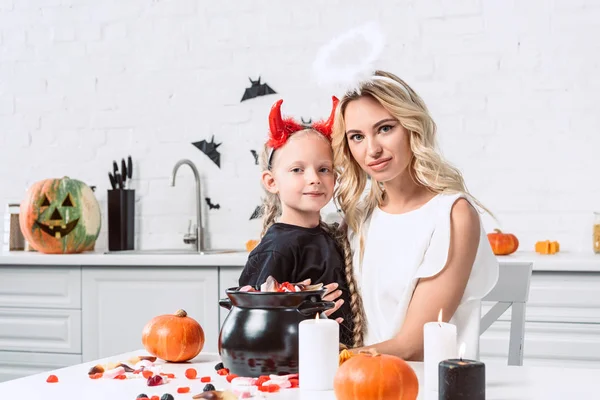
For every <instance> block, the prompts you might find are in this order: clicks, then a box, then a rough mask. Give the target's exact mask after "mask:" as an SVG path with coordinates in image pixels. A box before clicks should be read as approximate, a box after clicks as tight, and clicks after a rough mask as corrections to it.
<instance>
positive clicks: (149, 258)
mask: <svg viewBox="0 0 600 400" xmlns="http://www.w3.org/2000/svg"><path fill="white" fill-rule="evenodd" d="M247 259H248V252H246V251H242V250H240V251H239V252H236V253H224V254H207V255H199V254H194V253H190V254H116V253H111V254H105V253H102V252H86V253H80V254H42V253H38V252H25V251H12V252H4V253H0V265H13V266H15V265H24V266H25V265H35V266H39V265H83V266H103V267H108V266H116V267H119V266H144V267H147V266H163V267H164V266H173V267H202V266H206V267H208V266H213V267H214V266H220V267H228V266H234V267H240V266H244V265H245V264H246V260H247Z"/></svg>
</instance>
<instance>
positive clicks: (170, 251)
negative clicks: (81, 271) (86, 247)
mask: <svg viewBox="0 0 600 400" xmlns="http://www.w3.org/2000/svg"><path fill="white" fill-rule="evenodd" d="M245 252H246V251H245V250H242V249H208V250H204V251H202V252H198V251H196V250H194V249H140V250H122V251H107V252H106V253H105V254H123V255H127V254H130V255H144V254H154V255H160V254H165V255H174V254H184V255H192V254H196V255H199V256H202V255H210V254H231V253H245Z"/></svg>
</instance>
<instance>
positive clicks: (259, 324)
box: [219, 288, 335, 377]
mask: <svg viewBox="0 0 600 400" xmlns="http://www.w3.org/2000/svg"><path fill="white" fill-rule="evenodd" d="M226 294H227V297H228V298H225V299H221V300H220V301H219V305H220V306H221V307H224V308H226V309H228V310H230V312H229V315H227V318H226V319H225V321H224V322H223V326H222V327H221V332H220V333H219V354H220V355H221V360H222V361H223V365H224V366H225V368H227V369H229V372H230V373H232V374H236V375H238V376H246V377H258V376H260V375H269V374H274V375H286V374H295V373H298V324H299V323H300V322H301V321H303V320H305V319H311V318H315V317H316V315H317V314H321V313H322V312H323V311H325V310H329V309H331V308H333V307H334V306H335V303H334V302H333V301H323V300H322V298H323V295H324V294H325V289H320V290H311V291H304V292H285V293H276V292H250V293H249V292H239V291H238V288H230V289H227V291H226ZM319 317H320V318H327V317H325V316H324V315H319Z"/></svg>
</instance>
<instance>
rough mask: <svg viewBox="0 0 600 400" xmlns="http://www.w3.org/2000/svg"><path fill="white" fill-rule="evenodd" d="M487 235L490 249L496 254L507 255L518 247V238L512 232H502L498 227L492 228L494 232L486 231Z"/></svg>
mask: <svg viewBox="0 0 600 400" xmlns="http://www.w3.org/2000/svg"><path fill="white" fill-rule="evenodd" d="M487 237H488V240H489V242H490V246H492V251H493V252H494V254H495V255H497V256H507V255H509V254H512V253H514V252H515V251H517V249H518V248H519V240H518V239H517V237H516V236H515V235H513V234H512V233H504V232H502V231H501V230H500V229H494V232H493V233H488V235H487Z"/></svg>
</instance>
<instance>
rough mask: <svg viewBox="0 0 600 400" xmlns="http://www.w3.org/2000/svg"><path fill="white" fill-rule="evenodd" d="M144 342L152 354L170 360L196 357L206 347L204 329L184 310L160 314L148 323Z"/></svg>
mask: <svg viewBox="0 0 600 400" xmlns="http://www.w3.org/2000/svg"><path fill="white" fill-rule="evenodd" d="M142 344H143V345H144V348H145V349H146V350H147V351H148V352H149V353H150V354H152V355H154V356H157V357H158V358H162V359H163V360H165V361H170V362H184V361H188V360H191V359H192V358H194V357H196V356H197V355H198V354H199V353H200V352H201V351H202V348H203V347H204V330H203V329H202V327H201V326H200V324H199V323H198V322H197V321H196V320H194V319H193V318H190V317H188V316H187V313H186V312H185V311H184V310H178V311H177V312H176V313H175V314H173V315H171V314H166V315H159V316H157V317H154V318H152V319H151V320H150V322H148V323H147V324H146V326H145V327H144V330H143V332H142Z"/></svg>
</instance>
